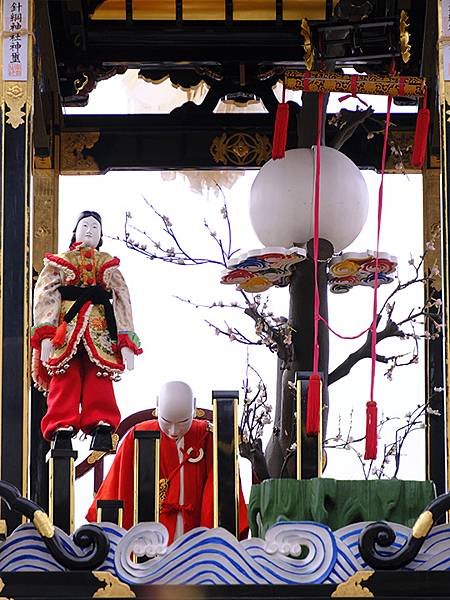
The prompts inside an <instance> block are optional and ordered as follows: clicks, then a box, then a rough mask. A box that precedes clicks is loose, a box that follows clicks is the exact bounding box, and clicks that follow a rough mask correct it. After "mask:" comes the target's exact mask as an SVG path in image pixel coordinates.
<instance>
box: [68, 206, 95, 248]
mask: <svg viewBox="0 0 450 600" xmlns="http://www.w3.org/2000/svg"><path fill="white" fill-rule="evenodd" d="M77 242H78V243H80V242H81V243H82V244H83V245H84V246H90V247H91V248H96V249H97V250H98V249H99V248H100V246H101V245H102V243H103V232H102V218H101V216H100V215H99V214H98V212H95V211H94V210H84V211H83V212H82V213H80V214H79V215H78V218H77V222H76V224H75V228H74V230H73V232H72V239H71V241H70V247H71V248H72V246H73V244H75V243H77Z"/></svg>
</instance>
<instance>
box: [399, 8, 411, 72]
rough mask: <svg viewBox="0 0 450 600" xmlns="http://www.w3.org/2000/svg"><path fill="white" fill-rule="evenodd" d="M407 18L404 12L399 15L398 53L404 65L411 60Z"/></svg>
mask: <svg viewBox="0 0 450 600" xmlns="http://www.w3.org/2000/svg"><path fill="white" fill-rule="evenodd" d="M409 24H410V23H409V16H408V13H407V12H406V11H405V10H402V11H401V13H400V52H401V55H402V60H403V62H404V63H407V62H409V59H410V58H411V52H410V50H411V45H410V43H409V31H408V29H409Z"/></svg>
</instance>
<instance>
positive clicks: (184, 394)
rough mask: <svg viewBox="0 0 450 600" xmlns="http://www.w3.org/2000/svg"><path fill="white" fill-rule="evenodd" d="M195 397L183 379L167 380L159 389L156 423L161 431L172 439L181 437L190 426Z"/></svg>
mask: <svg viewBox="0 0 450 600" xmlns="http://www.w3.org/2000/svg"><path fill="white" fill-rule="evenodd" d="M194 413H195V398H194V397H193V395H192V390H191V388H190V387H189V386H188V385H187V383H184V382H183V381H169V382H168V383H165V384H164V385H163V386H162V388H161V389H160V391H159V396H158V423H159V427H160V429H161V431H163V432H164V433H165V434H166V435H167V436H168V437H170V438H172V439H173V440H178V439H179V438H181V437H183V436H184V435H185V434H186V433H187V432H188V431H189V429H190V428H191V425H192V420H193V418H194Z"/></svg>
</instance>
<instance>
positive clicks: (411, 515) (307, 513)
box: [248, 479, 435, 537]
mask: <svg viewBox="0 0 450 600" xmlns="http://www.w3.org/2000/svg"><path fill="white" fill-rule="evenodd" d="M434 497H435V491H434V485H433V482H431V481H400V480H399V479H389V480H387V479H386V480H379V479H374V480H368V481H366V480H364V481H348V480H336V479H304V480H302V481H297V480H296V479H268V480H266V481H263V482H262V483H260V484H259V485H254V486H253V487H252V491H251V494H250V502H249V506H248V510H249V521H250V528H251V532H252V535H253V536H256V537H264V535H265V533H266V531H267V529H269V527H271V525H273V524H274V523H276V522H277V521H315V522H317V523H323V524H324V525H328V526H329V527H330V528H331V529H332V530H333V531H335V530H336V529H340V528H341V527H345V526H346V525H350V524H351V523H358V522H359V521H392V522H394V523H401V524H403V525H406V526H407V527H412V526H413V525H414V522H415V521H416V519H417V517H418V516H419V515H420V513H421V512H422V511H423V510H424V508H425V507H426V506H427V504H428V503H429V502H431V500H433V498H434Z"/></svg>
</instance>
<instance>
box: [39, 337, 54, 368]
mask: <svg viewBox="0 0 450 600" xmlns="http://www.w3.org/2000/svg"><path fill="white" fill-rule="evenodd" d="M54 349H55V347H54V346H53V344H52V340H51V339H50V338H45V339H44V340H42V342H41V362H43V363H47V362H48V360H49V358H50V355H51V354H52V352H53V350H54Z"/></svg>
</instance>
